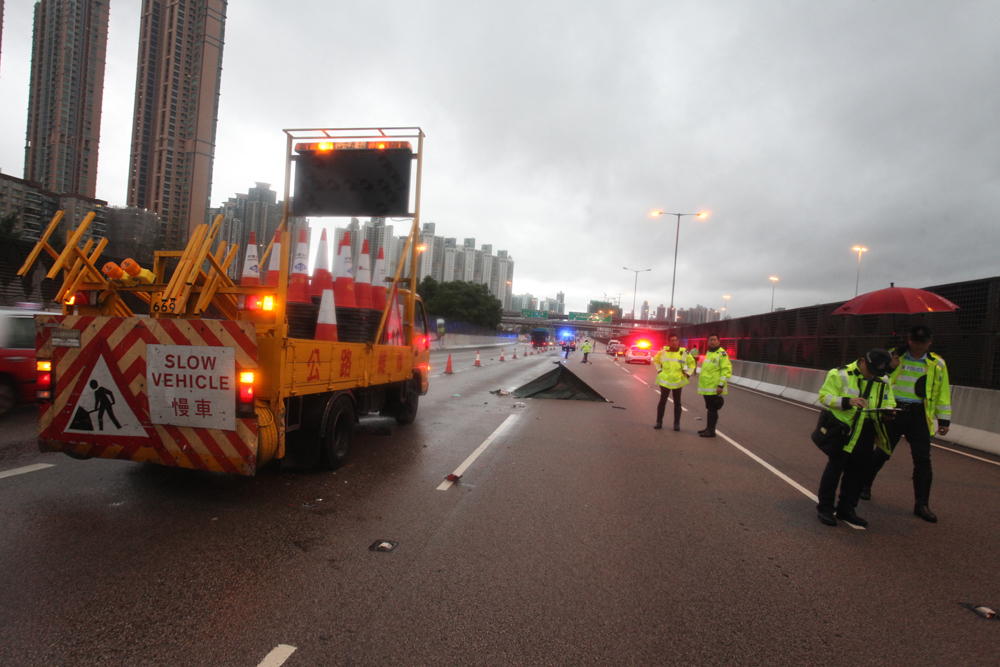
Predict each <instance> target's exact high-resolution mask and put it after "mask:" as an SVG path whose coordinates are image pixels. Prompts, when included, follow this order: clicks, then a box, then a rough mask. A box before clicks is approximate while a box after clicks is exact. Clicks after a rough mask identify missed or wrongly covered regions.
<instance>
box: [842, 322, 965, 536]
mask: <svg viewBox="0 0 1000 667" xmlns="http://www.w3.org/2000/svg"><path fill="white" fill-rule="evenodd" d="M933 342H934V338H933V336H932V335H931V330H930V329H929V328H927V327H925V326H924V325H922V324H921V325H918V326H915V327H913V328H912V329H910V336H909V338H908V339H907V350H906V351H905V352H904V353H903V356H902V357H896V358H894V359H893V363H894V364H895V368H894V370H893V371H892V375H891V376H890V379H891V381H892V391H893V394H894V395H895V396H896V402H897V403H898V404H899V405H900V407H902V408H903V409H904V412H903V413H902V414H901V415H900V418H899V419H896V420H895V421H893V422H892V423H891V424H889V427H888V431H889V441H888V443H887V444H886V446H885V447H880V448H879V449H878V450H877V451H876V452H875V454H874V456H872V461H871V464H870V467H869V470H868V474H867V476H866V479H865V484H864V486H863V488H862V489H861V498H862V499H863V500H869V499H871V497H872V496H871V492H872V483H873V482H874V481H875V477H876V475H878V472H879V470H881V469H882V466H884V465H885V462H886V461H888V460H889V457H890V456H892V452H893V450H895V449H896V445H897V444H899V439H900V438H901V437H902V436H904V435H905V436H906V441H907V442H908V443H910V455H911V456H912V457H913V496H914V500H915V502H914V505H913V513H914V514H916V515H917V516H919V517H920V518H921V519H923V520H924V521H930V522H931V523H934V522H936V521H937V515H936V514H934V512H932V511H931V510H930V507H929V504H930V495H931V479H932V478H933V473H932V471H931V433H934V419H935V417H936V418H937V422H938V429H937V432H938V434H939V435H946V434H947V433H948V427H949V426H951V386H950V385H949V383H948V366H947V365H945V363H944V359H942V358H941V357H939V356H938V355H936V354H934V353H933V352H931V351H930V347H931V344H932V343H933Z"/></svg>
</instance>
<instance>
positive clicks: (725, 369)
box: [698, 347, 733, 396]
mask: <svg viewBox="0 0 1000 667" xmlns="http://www.w3.org/2000/svg"><path fill="white" fill-rule="evenodd" d="M731 377H733V362H731V361H729V355H728V354H726V351H725V350H723V349H722V348H721V347H720V348H719V349H718V350H716V351H715V352H712V351H711V350H709V351H708V352H706V353H705V358H704V359H703V360H702V362H701V375H699V376H698V393H699V394H702V395H704V396H714V395H715V394H717V393H718V391H717V390H718V389H719V387H722V393H723V394H726V393H728V391H727V390H728V388H729V378H731Z"/></svg>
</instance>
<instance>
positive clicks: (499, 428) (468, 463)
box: [437, 415, 517, 491]
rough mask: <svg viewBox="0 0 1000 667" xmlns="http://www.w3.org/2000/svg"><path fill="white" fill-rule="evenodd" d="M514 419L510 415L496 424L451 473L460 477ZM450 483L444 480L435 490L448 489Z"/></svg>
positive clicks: (514, 416)
mask: <svg viewBox="0 0 1000 667" xmlns="http://www.w3.org/2000/svg"><path fill="white" fill-rule="evenodd" d="M515 419H517V415H510V416H509V417H507V419H504V420H503V422H502V423H501V424H500V426H497V428H496V430H495V431H493V432H492V433H490V437H488V438H486V440H484V441H483V444H481V445H479V447H477V448H476V451H474V452H472V454H470V455H469V458H467V459H465V460H464V461H462V465H460V466H458V467H457V468H455V472H453V473H452V474H453V475H454V476H455V477H461V476H462V473H464V472H465V471H466V470H467V469H468V468H469V466H471V465H472V464H473V463H475V461H476V459H477V458H479V455H480V454H482V453H483V452H485V451H486V448H487V447H489V446H490V443H491V442H493V441H494V440H496V438H497V436H499V435H500V433H502V432H503V430H504V429H505V428H507V425H508V424H510V423H511V422H512V421H514V420H515ZM452 484H453V482H450V481H448V480H445V481H443V482H441V484H440V485H439V486H438V488H437V490H438V491H447V490H448V489H450V488H451V485H452Z"/></svg>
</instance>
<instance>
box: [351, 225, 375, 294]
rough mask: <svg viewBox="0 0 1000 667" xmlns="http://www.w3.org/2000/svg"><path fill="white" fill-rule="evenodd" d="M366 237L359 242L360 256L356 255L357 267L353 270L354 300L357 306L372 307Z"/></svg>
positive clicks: (370, 275) (370, 276)
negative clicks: (362, 241)
mask: <svg viewBox="0 0 1000 667" xmlns="http://www.w3.org/2000/svg"><path fill="white" fill-rule="evenodd" d="M369 261H370V260H369V258H368V239H365V241H364V243H362V244H361V256H360V257H358V268H357V270H356V271H355V272H354V300H355V301H357V303H358V308H371V307H372V274H371V271H370V270H369Z"/></svg>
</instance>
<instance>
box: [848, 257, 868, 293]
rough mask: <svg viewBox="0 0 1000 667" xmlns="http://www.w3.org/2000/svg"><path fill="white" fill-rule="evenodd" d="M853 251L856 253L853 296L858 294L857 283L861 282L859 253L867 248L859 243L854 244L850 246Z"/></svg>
mask: <svg viewBox="0 0 1000 667" xmlns="http://www.w3.org/2000/svg"><path fill="white" fill-rule="evenodd" d="M851 249H852V250H853V251H854V252H856V253H858V278H857V280H855V281H854V296H857V295H858V285H860V284H861V253H863V252H868V248H866V247H864V246H860V245H856V246H854V247H853V248H851Z"/></svg>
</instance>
